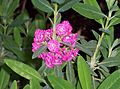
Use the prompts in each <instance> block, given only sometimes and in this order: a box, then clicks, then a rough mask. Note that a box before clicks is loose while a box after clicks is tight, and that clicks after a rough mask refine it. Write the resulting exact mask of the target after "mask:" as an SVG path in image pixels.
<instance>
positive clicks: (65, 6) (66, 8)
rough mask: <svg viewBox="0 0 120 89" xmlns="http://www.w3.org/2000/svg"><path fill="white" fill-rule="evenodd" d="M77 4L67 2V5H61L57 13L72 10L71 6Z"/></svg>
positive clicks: (73, 1) (73, 0) (72, 0)
mask: <svg viewBox="0 0 120 89" xmlns="http://www.w3.org/2000/svg"><path fill="white" fill-rule="evenodd" d="M77 2H78V0H71V1H69V2H67V3H65V4H64V5H62V6H61V7H60V9H59V10H58V11H59V12H64V11H66V10H68V9H70V8H72V6H73V5H74V4H75V3H77Z"/></svg>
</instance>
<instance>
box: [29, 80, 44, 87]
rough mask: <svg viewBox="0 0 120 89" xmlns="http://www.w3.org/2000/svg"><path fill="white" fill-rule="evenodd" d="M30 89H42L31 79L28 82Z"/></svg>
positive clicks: (37, 82)
mask: <svg viewBox="0 0 120 89" xmlns="http://www.w3.org/2000/svg"><path fill="white" fill-rule="evenodd" d="M30 89H42V87H41V86H40V83H39V81H37V80H35V79H31V80H30Z"/></svg>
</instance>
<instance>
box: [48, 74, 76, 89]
mask: <svg viewBox="0 0 120 89" xmlns="http://www.w3.org/2000/svg"><path fill="white" fill-rule="evenodd" d="M48 80H49V81H50V83H51V85H52V86H53V88H54V89H74V87H73V85H72V84H71V83H70V82H68V81H66V80H64V79H62V78H60V77H55V76H54V75H49V76H48Z"/></svg>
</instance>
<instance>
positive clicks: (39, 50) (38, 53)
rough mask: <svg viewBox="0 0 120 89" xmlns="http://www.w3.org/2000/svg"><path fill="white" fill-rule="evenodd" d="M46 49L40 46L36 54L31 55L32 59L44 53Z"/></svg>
mask: <svg viewBox="0 0 120 89" xmlns="http://www.w3.org/2000/svg"><path fill="white" fill-rule="evenodd" d="M46 49H47V46H41V47H40V48H39V49H38V50H37V51H36V52H34V53H33V55H32V59H34V58H36V57H37V56H38V55H40V53H42V52H43V51H45V50H46Z"/></svg>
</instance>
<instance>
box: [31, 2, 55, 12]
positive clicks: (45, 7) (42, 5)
mask: <svg viewBox="0 0 120 89" xmlns="http://www.w3.org/2000/svg"><path fill="white" fill-rule="evenodd" d="M32 3H33V5H34V6H35V7H37V8H38V9H40V10H42V11H44V12H47V13H49V12H52V11H54V10H53V8H52V7H51V5H50V3H49V2H48V1H47V0H32Z"/></svg>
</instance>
